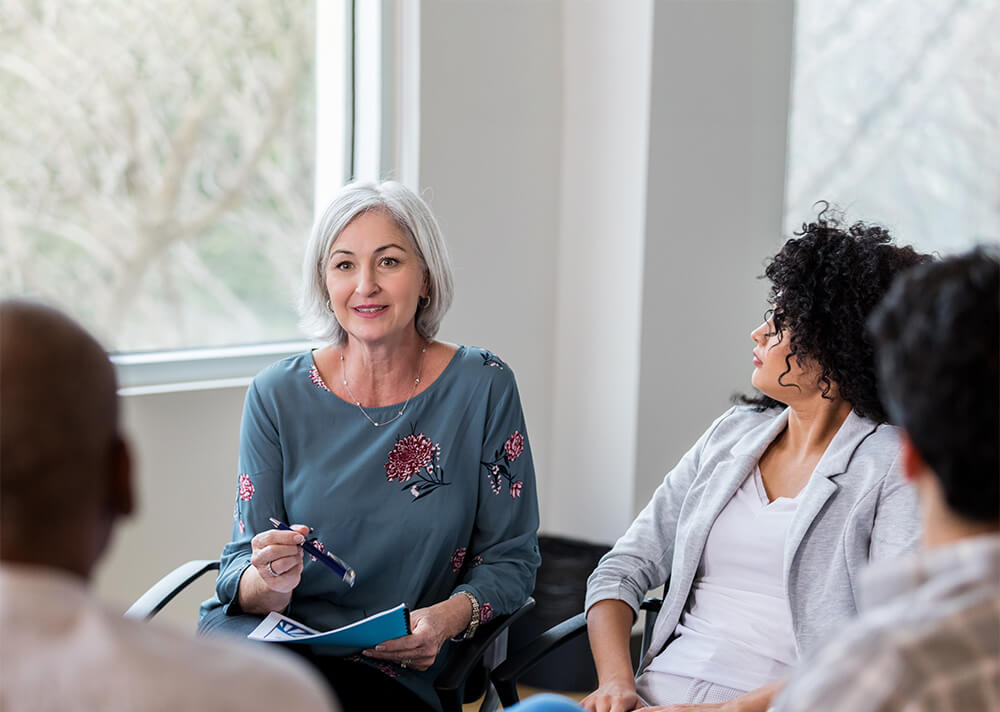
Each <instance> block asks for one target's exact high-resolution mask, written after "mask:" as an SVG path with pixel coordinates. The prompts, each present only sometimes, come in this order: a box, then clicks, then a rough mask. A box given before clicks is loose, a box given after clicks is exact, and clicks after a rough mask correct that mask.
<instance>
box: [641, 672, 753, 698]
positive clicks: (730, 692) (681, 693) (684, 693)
mask: <svg viewBox="0 0 1000 712" xmlns="http://www.w3.org/2000/svg"><path fill="white" fill-rule="evenodd" d="M635 687H636V692H638V693H639V697H641V698H642V701H643V702H644V703H645V704H646V705H649V706H654V705H680V704H695V703H699V702H704V703H718V702H728V701H729V700H731V699H733V698H734V697H739V696H740V695H742V694H744V693H745V692H747V690H736V689H733V688H732V687H724V686H723V685H716V684H715V683H713V682H705V681H704V680H696V679H695V678H693V677H683V676H682V675H671V674H670V673H666V672H657V671H655V670H646V671H645V672H643V673H642V674H641V675H639V677H638V678H637V679H636V681H635Z"/></svg>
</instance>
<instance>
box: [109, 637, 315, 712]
mask: <svg viewBox="0 0 1000 712" xmlns="http://www.w3.org/2000/svg"><path fill="white" fill-rule="evenodd" d="M121 622H122V623H123V624H124V625H122V627H121V628H120V632H121V634H122V638H123V639H125V640H127V641H128V643H129V644H130V645H129V647H130V651H129V654H130V658H131V660H132V664H135V665H142V667H144V668H145V669H146V670H148V671H155V674H156V676H157V677H166V678H170V679H172V680H173V681H175V683H176V681H178V680H183V681H184V683H185V684H184V685H182V686H181V687H183V688H184V692H183V693H182V694H184V695H189V696H191V697H192V698H193V699H201V701H202V702H203V703H204V704H205V708H209V707H212V704H213V702H212V700H213V697H215V696H216V695H217V694H219V693H221V692H222V691H225V690H232V689H240V690H241V697H243V696H244V695H245V696H246V697H243V699H244V701H245V700H246V699H253V700H254V701H255V704H254V705H253V706H251V707H249V708H245V709H270V708H271V707H268V705H281V704H283V703H286V704H288V703H291V704H290V706H291V707H298V706H300V705H306V707H308V708H310V709H315V710H324V711H325V710H332V709H335V707H334V706H333V703H332V701H331V699H330V697H329V696H328V694H327V692H326V688H325V686H324V683H323V682H322V679H321V678H320V677H319V675H318V674H317V673H316V672H315V671H314V670H312V669H311V668H310V667H309V666H308V665H306V664H304V663H303V662H302V661H301V660H299V659H298V658H297V657H295V656H294V655H292V654H290V653H289V652H287V651H284V650H280V649H278V648H276V647H268V645H269V644H254V643H249V642H247V641H244V640H236V639H234V640H227V639H222V638H210V637H198V638H195V637H192V636H191V635H189V634H187V633H186V632H182V631H178V630H173V629H171V628H169V627H163V626H160V625H157V624H155V623H140V622H138V621H131V620H128V621H126V620H124V619H122V620H121ZM123 652H124V651H123ZM191 670H197V677H196V678H193V677H192V676H191V672H190V671H191ZM202 683H204V684H202ZM223 694H224V693H223ZM289 695H290V697H289ZM212 708H213V709H214V707H212ZM220 709H229V707H228V706H226V705H223V706H222V707H220ZM234 709H235V708H234Z"/></svg>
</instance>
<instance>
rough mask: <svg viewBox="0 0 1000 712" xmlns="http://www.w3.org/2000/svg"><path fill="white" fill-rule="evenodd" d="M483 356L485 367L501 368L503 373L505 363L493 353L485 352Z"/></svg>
mask: <svg viewBox="0 0 1000 712" xmlns="http://www.w3.org/2000/svg"><path fill="white" fill-rule="evenodd" d="M482 356H483V365H484V366H492V367H493V368H499V369H500V370H501V371H502V370H503V361H501V360H500V359H498V358H497V357H496V356H494V355H493V354H492V353H490V352H489V351H485V350H484V351H483V354H482Z"/></svg>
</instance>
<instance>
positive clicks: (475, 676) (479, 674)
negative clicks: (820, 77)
mask: <svg viewBox="0 0 1000 712" xmlns="http://www.w3.org/2000/svg"><path fill="white" fill-rule="evenodd" d="M218 570H219V562H218V561H217V560H210V559H202V560H197V561H188V562H187V563H185V564H182V565H180V566H178V567H177V568H176V569H174V570H173V571H171V572H170V573H169V574H167V575H166V576H164V577H163V578H162V579H160V580H159V581H158V582H157V583H156V584H155V585H154V586H153V587H152V588H150V589H149V590H148V591H146V593H144V594H142V596H140V597H139V599H138V600H137V601H136V602H135V603H133V604H132V605H131V606H130V607H129V609H128V610H127V611H125V616H126V617H127V618H135V619H138V620H149V619H150V618H152V617H153V616H155V615H156V614H157V613H159V612H160V610H161V609H162V608H163V607H164V606H166V605H167V604H168V603H169V602H170V601H171V600H172V599H173V598H174V597H175V596H177V594H179V593H180V592H181V591H183V590H184V589H185V588H187V586H189V585H190V584H191V583H192V582H194V581H195V580H197V579H198V578H200V577H201V576H203V575H204V574H206V573H208V572H209V571H218ZM534 607H535V599H533V598H530V597H529V598H528V600H526V601H525V602H524V603H523V604H521V607H520V608H519V609H517V610H516V611H514V612H513V613H512V614H510V615H509V616H497V617H496V618H494V619H493V620H491V621H489V622H488V623H484V624H482V625H481V626H479V630H478V631H477V632H476V635H475V637H474V638H472V639H471V640H464V641H462V642H461V643H459V644H458V650H457V651H456V652H455V655H454V658H453V659H452V661H451V663H450V664H449V665H448V666H447V667H446V668H445V669H444V670H442V671H441V674H440V675H439V676H438V679H437V682H436V683H435V688H436V689H437V693H438V698H439V699H440V700H441V706H442V708H443V709H444V712H461V710H462V705H463V704H469V703H471V702H475V701H476V700H478V699H479V698H480V697H482V698H483V701H482V704H481V705H480V707H479V710H480V712H494V711H495V710H499V709H500V704H499V702H500V700H499V698H498V696H497V693H496V691H495V690H494V689H493V685H492V684H491V679H490V672H491V671H492V669H493V668H494V667H496V665H497V664H498V663H500V662H501V661H503V660H504V658H505V657H506V653H507V629H508V628H509V627H510V625H511V624H512V623H514V622H515V621H516V620H518V619H519V618H521V616H523V615H524V614H526V613H527V612H528V611H530V610H531V609H532V608H534ZM515 696H516V694H515Z"/></svg>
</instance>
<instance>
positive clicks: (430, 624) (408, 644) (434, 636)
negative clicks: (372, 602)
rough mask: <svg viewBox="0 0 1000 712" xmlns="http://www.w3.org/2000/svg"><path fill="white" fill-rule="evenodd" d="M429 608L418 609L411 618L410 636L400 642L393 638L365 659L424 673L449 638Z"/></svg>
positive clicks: (366, 653)
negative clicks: (383, 661) (385, 662)
mask: <svg viewBox="0 0 1000 712" xmlns="http://www.w3.org/2000/svg"><path fill="white" fill-rule="evenodd" d="M438 618H439V617H438V616H437V615H436V614H435V612H434V611H433V609H432V608H418V609H417V610H415V611H413V612H412V613H411V614H410V626H411V628H412V630H413V632H412V633H411V634H410V635H404V636H403V637H402V638H393V639H392V640H387V641H385V642H384V643H379V644H378V645H376V646H375V647H374V648H373V649H370V650H365V651H364V655H367V656H368V657H371V658H376V659H378V660H388V661H389V662H393V663H396V664H397V665H399V666H400V667H411V668H413V669H414V670H426V669H427V668H429V667H430V666H431V665H433V664H434V660H435V659H436V658H437V654H438V651H440V650H441V646H442V645H444V642H445V641H446V640H448V638H449V637H451V636H450V635H448V631H447V630H445V629H444V626H443V621H441V620H439V619H438Z"/></svg>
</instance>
